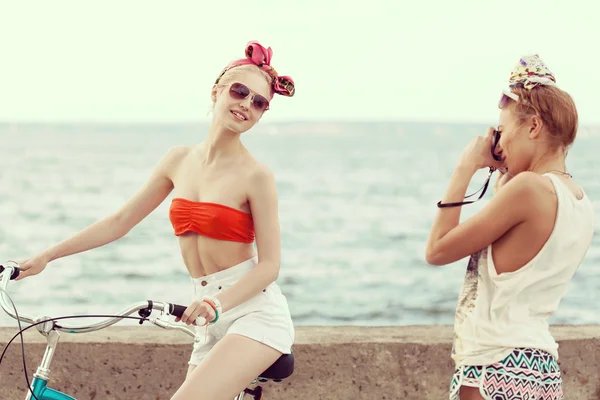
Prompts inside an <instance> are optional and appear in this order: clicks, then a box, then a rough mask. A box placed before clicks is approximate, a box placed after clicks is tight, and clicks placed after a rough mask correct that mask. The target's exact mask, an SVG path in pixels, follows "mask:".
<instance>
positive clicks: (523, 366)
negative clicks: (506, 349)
mask: <svg viewBox="0 0 600 400" xmlns="http://www.w3.org/2000/svg"><path fill="white" fill-rule="evenodd" d="M461 386H470V387H476V388H479V393H480V394H481V396H482V397H483V398H484V399H486V400H488V399H489V400H563V399H564V397H563V390H562V378H561V376H560V368H559V367H558V363H557V362H556V359H555V358H554V357H553V356H552V355H550V354H548V353H547V352H545V351H542V350H537V349H529V348H520V349H515V350H514V351H513V352H512V353H511V354H509V355H508V357H506V358H505V359H504V360H502V361H500V362H497V363H495V364H491V365H487V366H468V365H467V366H463V367H460V368H458V369H457V370H456V371H455V372H454V376H453V377H452V382H451V384H450V400H458V399H459V397H458V396H459V392H460V387H461Z"/></svg>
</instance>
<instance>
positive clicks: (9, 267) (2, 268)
mask: <svg viewBox="0 0 600 400" xmlns="http://www.w3.org/2000/svg"><path fill="white" fill-rule="evenodd" d="M19 273H20V268H19V265H18V264H17V263H16V262H14V261H8V262H6V263H5V264H4V265H0V289H1V290H0V307H2V309H3V310H4V312H5V313H7V314H8V315H10V316H11V317H12V318H14V319H19V320H20V321H22V322H25V323H28V324H35V323H38V322H42V321H44V317H42V318H32V317H30V316H27V315H24V314H21V313H19V316H18V318H17V315H16V313H15V312H14V310H13V307H12V305H11V304H9V303H7V302H6V299H5V293H6V288H7V286H8V282H9V281H11V280H13V279H16V278H17V277H18V276H19ZM186 308H187V307H185V306H181V305H178V304H172V303H164V302H159V301H152V300H146V301H140V302H137V303H134V304H132V305H130V306H128V307H126V308H124V309H123V310H121V311H120V312H118V313H117V314H115V317H111V318H107V319H105V320H103V321H100V322H97V323H94V324H90V325H79V326H66V325H63V324H62V323H61V324H57V323H56V322H55V321H51V322H52V323H53V327H52V329H54V330H58V331H62V332H68V333H85V332H92V331H97V330H100V329H104V328H107V327H109V326H111V325H114V324H116V323H117V322H119V321H120V320H121V319H122V318H119V317H118V316H129V315H131V314H133V313H135V312H136V311H137V312H138V313H139V315H140V316H141V317H143V318H148V317H149V316H150V313H151V312H152V310H156V311H160V312H161V313H163V314H167V315H173V316H175V317H179V318H181V317H182V315H183V313H184V311H185V310H186ZM81 317H85V316H84V315H82V316H81ZM148 321H150V322H152V323H153V324H154V325H157V326H159V327H161V328H170V329H177V330H181V331H183V332H185V333H187V334H188V335H191V336H195V334H194V333H193V332H192V331H191V330H189V329H188V328H185V327H184V326H182V325H175V324H172V323H170V322H167V321H164V320H159V319H150V318H148ZM204 324H206V320H205V319H204V318H202V317H198V319H197V320H196V325H198V326H203V325H204Z"/></svg>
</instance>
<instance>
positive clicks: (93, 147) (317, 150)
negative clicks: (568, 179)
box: [0, 122, 600, 326]
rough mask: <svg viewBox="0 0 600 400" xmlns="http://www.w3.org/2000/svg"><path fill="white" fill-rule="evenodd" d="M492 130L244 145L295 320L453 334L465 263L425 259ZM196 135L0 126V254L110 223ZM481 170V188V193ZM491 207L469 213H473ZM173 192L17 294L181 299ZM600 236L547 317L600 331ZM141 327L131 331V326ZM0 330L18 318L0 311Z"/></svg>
mask: <svg viewBox="0 0 600 400" xmlns="http://www.w3.org/2000/svg"><path fill="white" fill-rule="evenodd" d="M483 132H485V127H484V126H480V125H466V124H462V125H460V124H442V123H439V124H436V123H400V122H398V123H392V122H389V123H286V124H274V125H265V126H262V127H257V128H256V130H255V131H253V132H251V133H248V134H246V135H244V137H243V140H244V142H245V144H246V145H247V146H248V147H249V148H250V149H251V150H252V151H253V153H254V154H255V155H256V157H257V158H259V159H260V160H262V161H263V162H265V163H267V164H268V165H269V166H270V167H271V169H272V170H273V172H274V173H275V177H276V180H277V185H278V190H279V195H280V209H279V212H280V220H281V229H282V246H283V247H282V256H283V258H282V265H281V273H280V278H279V281H278V282H279V284H280V286H281V288H282V290H283V292H284V294H285V295H286V296H287V298H288V301H289V304H290V308H291V312H292V316H293V319H294V322H295V324H296V325H412V324H451V323H452V321H453V317H454V309H455V306H456V301H457V295H458V291H459V289H460V286H461V284H462V280H463V277H464V274H465V269H466V263H467V260H466V259H464V260H461V261H458V262H456V263H454V264H452V265H448V266H445V267H432V266H429V265H427V264H426V263H425V261H424V250H425V241H426V239H427V234H428V231H429V228H430V226H431V223H432V220H433V217H434V215H435V212H436V211H437V208H436V202H437V201H438V200H439V198H440V196H441V195H442V194H443V192H444V190H445V188H446V185H447V183H448V180H449V177H450V174H451V172H452V168H453V166H454V165H455V161H456V160H457V157H458V156H459V154H460V152H461V151H462V149H463V147H464V146H465V145H466V144H467V143H468V141H469V139H470V137H472V136H474V135H477V134H481V133H483ZM204 135H205V127H204V126H202V125H200V124H198V125H109V124H104V125H83V124H82V125H76V124H73V125H66V124H63V125H58V124H37V125H9V124H4V125H0V149H1V154H2V156H1V157H0V260H7V259H19V258H26V257H28V256H30V255H33V254H35V253H36V252H38V251H40V250H43V249H44V248H46V247H47V246H50V245H52V244H55V243H57V242H58V241H61V240H63V239H65V238H67V237H69V236H70V235H72V234H74V233H76V232H78V231H80V230H82V229H83V228H85V227H86V226H88V225H89V224H91V223H93V222H94V221H96V220H98V219H101V218H103V217H105V216H107V215H109V214H110V213H112V212H113V211H115V210H116V209H118V208H119V207H120V206H121V205H122V204H123V202H125V201H126V200H127V199H128V198H129V197H130V196H131V195H132V194H134V193H135V191H136V190H137V189H138V188H139V187H141V185H142V184H143V183H144V181H145V180H146V179H147V177H148V176H149V174H150V172H151V170H152V168H153V166H154V165H155V164H156V162H157V161H158V159H159V158H160V157H161V156H162V155H163V154H164V152H165V151H166V150H167V149H169V148H170V147H171V146H174V145H179V144H190V143H195V142H199V141H201V140H202V139H203V137H204ZM598 150H600V129H594V128H585V127H584V128H582V129H581V131H580V133H579V137H578V139H577V142H576V143H575V145H574V146H573V148H572V149H571V150H570V153H569V158H568V167H569V170H570V171H571V172H572V174H573V175H574V176H575V178H576V180H577V181H578V182H579V183H580V184H581V185H582V186H583V188H584V189H585V190H586V192H587V193H588V195H589V196H590V197H591V198H592V199H593V200H594V205H595V208H596V212H598V206H599V204H600V203H598V201H599V200H600V183H599V180H598V179H597V174H596V166H597V163H598V162H597V154H598ZM485 177H486V171H481V172H480V173H478V174H477V175H476V176H475V178H474V179H473V181H472V185H471V191H473V190H476V189H478V188H479V187H480V186H481V185H482V184H483V181H484V179H485ZM490 197H491V191H490V192H489V193H487V194H486V197H485V198H484V199H483V200H482V201H480V202H479V203H476V204H474V205H471V206H467V207H464V211H463V217H464V218H466V217H468V216H470V215H472V214H473V213H475V212H476V211H477V210H479V209H480V208H481V207H482V206H483V205H484V204H485V202H486V201H487V200H489V198H490ZM169 201H170V197H169V198H168V199H167V200H166V201H165V202H164V203H163V204H162V205H161V206H159V207H158V209H157V210H155V211H154V212H153V213H152V214H150V215H149V216H148V217H147V218H146V219H145V220H144V221H142V222H141V223H140V224H139V225H138V226H137V227H135V228H134V229H133V230H132V231H131V232H130V233H129V234H128V235H127V236H126V237H124V238H123V239H121V240H118V241H116V242H114V243H112V244H109V245H107V246H104V247H101V248H98V249H94V250H91V251H89V252H86V253H81V254H77V255H73V256H70V257H67V258H63V259H59V260H57V261H54V262H53V263H51V264H49V266H48V268H47V269H46V270H45V271H44V272H43V273H42V274H41V275H38V276H36V277H33V278H28V279H26V280H24V281H21V282H18V283H15V284H13V285H11V287H10V293H11V296H12V297H13V299H14V301H15V303H16V304H17V307H18V310H19V311H20V312H23V313H27V314H33V315H49V316H60V315H69V314H92V313H111V312H116V311H118V310H120V309H122V308H123V307H124V306H126V305H127V304H129V303H132V302H136V301H139V300H145V299H154V300H159V301H160V300H162V301H169V302H176V303H180V304H187V303H188V302H189V299H190V296H191V285H190V282H189V278H188V276H187V275H186V270H185V267H184V266H183V264H182V260H181V256H180V254H179V247H178V244H177V239H176V237H175V236H174V235H173V233H172V228H171V226H170V223H169V220H168V205H169ZM599 292H600V242H599V240H598V237H597V236H595V237H594V241H593V244H592V247H591V249H590V250H589V252H588V254H587V257H586V258H585V260H584V261H583V264H582V265H581V267H580V269H579V271H578V272H577V274H576V276H575V278H574V279H573V281H572V283H571V285H570V287H569V290H568V292H567V294H566V296H565V298H564V299H563V301H562V303H561V305H560V307H559V310H558V312H557V313H556V314H555V315H554V316H553V317H552V319H551V322H552V323H571V324H583V323H600V313H599V312H598V308H597V304H598V297H597V296H598V295H597V293H599ZM131 323H133V322H129V323H128V322H124V323H123V324H131ZM0 326H15V322H14V321H12V320H11V319H9V317H7V316H6V315H4V314H1V315H0Z"/></svg>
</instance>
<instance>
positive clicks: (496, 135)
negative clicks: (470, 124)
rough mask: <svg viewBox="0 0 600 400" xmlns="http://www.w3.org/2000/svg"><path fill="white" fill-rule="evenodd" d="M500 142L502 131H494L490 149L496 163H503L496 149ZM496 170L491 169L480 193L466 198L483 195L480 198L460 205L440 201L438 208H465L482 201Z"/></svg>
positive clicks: (462, 202)
mask: <svg viewBox="0 0 600 400" xmlns="http://www.w3.org/2000/svg"><path fill="white" fill-rule="evenodd" d="M499 141H500V131H498V130H494V133H493V136H492V148H491V149H490V150H491V152H492V157H493V158H494V160H496V161H502V156H500V155H498V154H496V147H497V146H498V142H499ZM495 170H496V168H494V167H490V172H489V174H488V176H487V179H486V180H485V183H484V184H483V187H482V188H481V189H479V190H478V191H476V192H475V193H472V194H470V195H468V196H465V199H468V198H469V197H473V196H475V195H476V194H477V193H479V192H481V194H480V195H479V197H478V198H477V199H475V200H469V201H460V202H458V203H442V202H441V201H438V203H437V206H438V207H439V208H444V207H458V206H464V205H465V204H472V203H475V202H476V201H479V200H481V198H482V197H483V195H484V194H485V192H486V190H487V188H488V186H489V184H490V179H491V178H492V174H493V173H494V171H495Z"/></svg>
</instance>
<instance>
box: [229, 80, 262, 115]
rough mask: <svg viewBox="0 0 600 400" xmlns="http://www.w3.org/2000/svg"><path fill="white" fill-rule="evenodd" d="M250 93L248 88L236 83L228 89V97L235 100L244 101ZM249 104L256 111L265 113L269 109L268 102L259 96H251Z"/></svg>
mask: <svg viewBox="0 0 600 400" xmlns="http://www.w3.org/2000/svg"><path fill="white" fill-rule="evenodd" d="M250 93H251V90H250V89H248V86H246V85H244V84H242V83H238V82H236V83H233V84H232V85H231V86H230V87H229V95H230V96H231V97H233V98H234V99H236V100H244V99H245V98H246V97H248V96H250ZM251 103H252V106H253V107H254V108H255V109H256V110H257V111H267V110H268V109H269V100H267V99H265V98H264V96H261V95H260V94H254V95H252V99H251Z"/></svg>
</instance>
